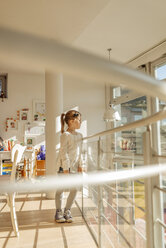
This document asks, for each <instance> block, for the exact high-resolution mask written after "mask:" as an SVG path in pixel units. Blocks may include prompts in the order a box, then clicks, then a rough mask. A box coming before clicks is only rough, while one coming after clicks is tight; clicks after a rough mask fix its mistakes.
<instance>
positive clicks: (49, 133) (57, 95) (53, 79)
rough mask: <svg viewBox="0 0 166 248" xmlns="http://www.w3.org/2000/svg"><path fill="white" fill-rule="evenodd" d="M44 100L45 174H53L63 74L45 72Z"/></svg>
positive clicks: (49, 193) (53, 194) (52, 195)
mask: <svg viewBox="0 0 166 248" xmlns="http://www.w3.org/2000/svg"><path fill="white" fill-rule="evenodd" d="M45 100H46V175H48V176H49V175H55V174H56V171H57V168H56V158H57V152H56V150H57V149H58V147H59V141H60V140H59V137H60V128H61V125H60V115H61V113H62V112H63V76H62V74H55V73H53V72H46V73H45ZM47 197H48V198H52V197H55V192H54V193H53V192H48V193H47Z"/></svg>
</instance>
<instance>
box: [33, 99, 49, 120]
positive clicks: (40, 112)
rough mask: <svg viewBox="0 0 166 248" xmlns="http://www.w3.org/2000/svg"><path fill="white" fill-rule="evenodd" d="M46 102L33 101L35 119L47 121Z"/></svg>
mask: <svg viewBox="0 0 166 248" xmlns="http://www.w3.org/2000/svg"><path fill="white" fill-rule="evenodd" d="M45 120H46V117H45V102H44V101H41V100H34V101H33V121H45Z"/></svg>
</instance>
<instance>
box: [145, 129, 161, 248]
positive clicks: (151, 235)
mask: <svg viewBox="0 0 166 248" xmlns="http://www.w3.org/2000/svg"><path fill="white" fill-rule="evenodd" d="M143 147H144V164H145V165H150V164H152V163H153V164H154V159H152V144H151V136H150V129H149V128H147V131H146V132H145V133H144V134H143ZM155 162H156V161H155ZM159 180H160V176H155V177H152V178H148V179H145V211H146V236H147V248H158V247H160V248H164V239H163V230H162V227H161V226H160V225H159V224H158V223H155V222H156V219H157V218H160V219H161V218H162V217H161V216H162V204H161V193H160V192H159V191H158V192H157V191H155V192H154V186H155V185H158V182H159Z"/></svg>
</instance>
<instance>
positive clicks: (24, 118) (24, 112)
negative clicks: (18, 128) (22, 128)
mask: <svg viewBox="0 0 166 248" xmlns="http://www.w3.org/2000/svg"><path fill="white" fill-rule="evenodd" d="M28 114H29V109H22V110H20V121H28V120H29V116H28Z"/></svg>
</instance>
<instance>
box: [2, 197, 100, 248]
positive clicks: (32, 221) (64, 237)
mask: <svg viewBox="0 0 166 248" xmlns="http://www.w3.org/2000/svg"><path fill="white" fill-rule="evenodd" d="M16 210H17V218H18V224H19V231H20V237H19V238H17V237H15V236H14V232H13V229H12V225H11V219H10V212H9V207H8V205H7V203H6V198H5V197H4V196H0V248H52V247H54V248H96V245H95V242H94V240H93V239H92V237H91V235H90V233H89V231H88V228H87V226H86V224H85V223H84V220H83V218H82V217H81V213H80V211H79V209H78V207H77V206H76V205H75V204H74V205H73V208H72V215H73V219H74V222H73V223H71V224H68V223H63V224H58V223H56V222H55V221H54V215H55V201H54V199H52V200H48V199H46V197H45V194H27V195H17V196H16Z"/></svg>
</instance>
